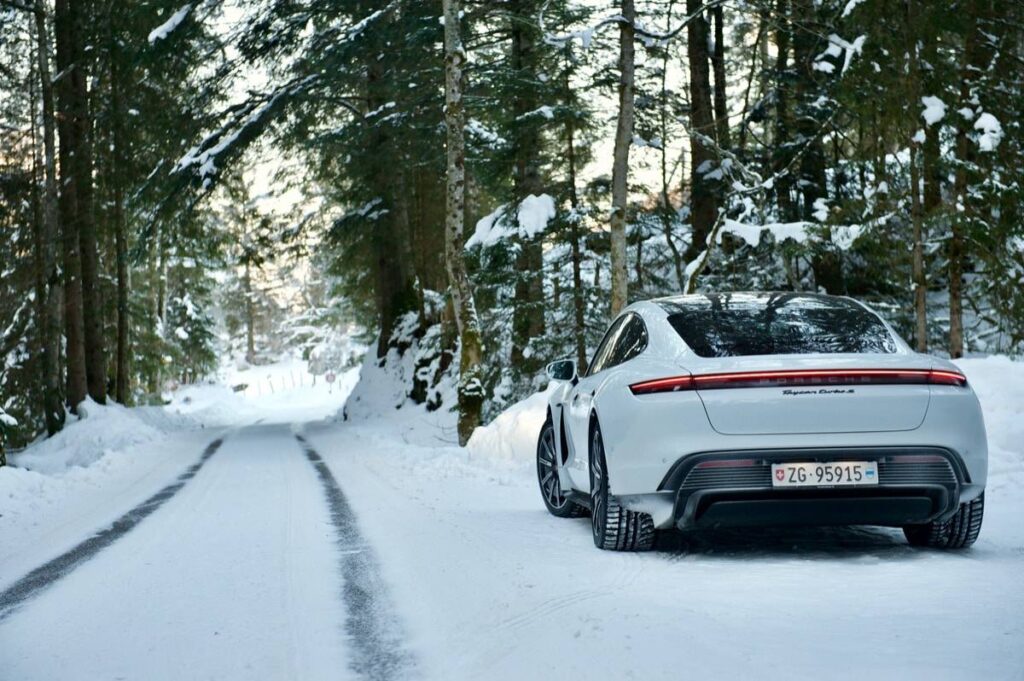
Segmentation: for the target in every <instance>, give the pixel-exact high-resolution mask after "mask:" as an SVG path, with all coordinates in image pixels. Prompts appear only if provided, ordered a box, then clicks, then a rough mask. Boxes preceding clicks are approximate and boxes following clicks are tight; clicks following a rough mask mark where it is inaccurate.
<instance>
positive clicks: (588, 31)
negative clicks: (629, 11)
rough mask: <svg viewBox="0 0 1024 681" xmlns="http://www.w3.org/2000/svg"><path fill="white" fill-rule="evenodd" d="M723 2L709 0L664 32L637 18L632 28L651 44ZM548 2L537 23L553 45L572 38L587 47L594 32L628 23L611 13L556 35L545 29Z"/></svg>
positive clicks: (680, 29) (543, 6) (673, 33)
mask: <svg viewBox="0 0 1024 681" xmlns="http://www.w3.org/2000/svg"><path fill="white" fill-rule="evenodd" d="M725 2H726V0H711V2H709V3H707V4H706V5H704V6H702V7H701V8H700V9H698V10H697V11H695V12H693V13H691V14H688V15H686V16H685V17H683V20H682V22H681V23H680V24H679V25H678V26H676V27H675V28H673V29H670V30H668V31H665V32H664V33H659V32H658V31H655V30H652V29H649V28H647V26H645V25H644V23H643V22H642V21H640V19H639V18H638V19H634V20H633V30H634V31H635V32H636V34H637V36H639V37H640V38H641V39H642V40H643V41H644V43H645V44H647V45H652V44H654V43H656V42H665V41H668V40H671V39H672V38H675V37H676V36H677V35H679V34H680V33H681V32H682V31H683V29H684V28H686V27H687V26H688V25H689V24H690V22H691V21H693V20H694V19H696V18H697V17H699V16H700V15H702V14H703V13H704V12H707V11H708V10H711V9H715V8H716V7H719V6H721V5H724V4H725ZM550 3H551V0H544V4H543V5H541V7H540V11H539V12H538V13H537V24H538V25H539V26H540V30H541V33H543V34H544V42H546V43H547V44H549V45H553V46H555V47H563V46H565V44H566V43H569V42H572V41H573V40H579V41H580V44H581V45H582V46H583V48H584V49H587V48H589V47H590V43H591V41H592V40H593V39H594V34H595V33H598V32H599V31H601V30H602V29H604V28H606V27H608V26H615V25H617V24H625V23H628V22H627V21H626V17H624V16H622V15H621V14H612V15H610V16H607V17H605V18H604V19H601V20H600V21H598V22H597V23H595V24H592V25H590V26H588V27H587V28H584V29H580V30H579V31H572V32H570V33H563V34H560V35H556V34H554V33H550V32H549V31H548V30H547V26H546V25H545V23H544V12H546V11H547V8H548V5H549V4H550Z"/></svg>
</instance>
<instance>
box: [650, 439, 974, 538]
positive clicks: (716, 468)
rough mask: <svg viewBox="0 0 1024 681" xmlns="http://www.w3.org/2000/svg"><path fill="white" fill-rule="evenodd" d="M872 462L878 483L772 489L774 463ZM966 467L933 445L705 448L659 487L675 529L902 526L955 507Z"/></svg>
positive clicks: (674, 469) (679, 465) (937, 516)
mask: <svg viewBox="0 0 1024 681" xmlns="http://www.w3.org/2000/svg"><path fill="white" fill-rule="evenodd" d="M843 460H846V461H875V462H877V463H878V471H879V483H878V484H877V485H873V486H870V487H868V486H865V487H833V488H827V487H819V488H800V489H791V488H783V489H778V488H773V487H772V482H771V464H773V463H783V462H786V461H843ZM969 483H970V479H969V476H968V473H967V469H966V467H965V466H964V465H963V462H962V461H961V460H960V458H959V457H958V456H957V455H956V454H955V453H954V452H952V451H950V450H947V449H942V448H937V447H890V448H839V449H835V448H816V449H785V450H757V451H750V450H742V451H728V452H706V453H701V454H693V455H690V456H686V457H684V458H682V459H680V460H679V461H677V462H676V463H675V464H674V465H673V466H672V467H671V469H670V470H669V472H668V474H667V475H666V476H665V479H664V480H663V481H662V484H661V485H660V486H659V493H660V495H662V498H664V497H667V496H671V498H672V499H673V504H672V522H671V524H673V525H675V526H677V527H679V528H683V529H686V528H693V527H742V526H748V527H749V526H772V525H888V526H894V527H898V526H902V525H909V524H914V523H925V522H930V521H932V520H936V519H941V518H946V517H949V516H951V515H952V514H953V513H955V512H956V510H957V508H958V506H959V504H960V497H961V490H962V488H963V487H964V486H965V485H967V484H969Z"/></svg>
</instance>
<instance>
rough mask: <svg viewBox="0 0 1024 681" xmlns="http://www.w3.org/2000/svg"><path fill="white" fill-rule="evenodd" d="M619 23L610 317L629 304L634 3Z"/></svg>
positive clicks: (629, 0)
mask: <svg viewBox="0 0 1024 681" xmlns="http://www.w3.org/2000/svg"><path fill="white" fill-rule="evenodd" d="M621 7H622V16H623V17H624V18H625V21H622V22H619V116H618V124H617V125H616V128H615V150H614V152H613V159H614V160H613V165H612V214H611V224H610V225H609V229H610V232H611V269H612V272H611V277H612V301H611V303H612V305H611V316H612V317H615V316H617V315H618V314H619V312H621V311H622V308H624V307H626V305H627V304H628V297H629V282H628V274H627V267H628V265H627V263H626V208H627V203H628V201H629V146H630V144H632V142H633V117H634V112H633V94H634V93H633V90H634V84H633V83H634V66H635V65H634V51H635V48H636V46H635V44H634V33H635V29H634V27H633V22H634V21H636V8H635V7H634V5H633V0H622V5H621Z"/></svg>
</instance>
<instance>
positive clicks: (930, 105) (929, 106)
mask: <svg viewBox="0 0 1024 681" xmlns="http://www.w3.org/2000/svg"><path fill="white" fill-rule="evenodd" d="M921 104H923V105H924V110H923V111H922V112H921V117H922V118H923V119H924V122H925V123H927V124H928V125H935V124H936V123H938V122H939V121H941V120H942V119H943V118H944V117H945V116H946V103H945V102H943V101H942V100H941V99H939V98H938V97H933V96H930V95H929V96H927V97H922V98H921Z"/></svg>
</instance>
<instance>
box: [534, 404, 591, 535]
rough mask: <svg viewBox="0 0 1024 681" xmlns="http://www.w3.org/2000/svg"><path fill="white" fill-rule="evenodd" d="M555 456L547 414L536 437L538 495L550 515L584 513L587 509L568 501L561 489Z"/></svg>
mask: <svg viewBox="0 0 1024 681" xmlns="http://www.w3.org/2000/svg"><path fill="white" fill-rule="evenodd" d="M557 457H558V451H557V449H556V448H555V425H554V424H553V423H552V422H551V416H550V415H548V418H547V420H546V421H545V422H544V426H543V427H542V428H541V429H540V437H539V438H537V482H538V483H539V484H540V496H541V498H543V499H544V506H545V507H547V509H548V512H549V513H551V515H553V516H557V517H559V518H579V517H580V516H583V515H585V514H586V512H587V509H586V508H584V507H583V506H580V505H579V504H577V503H576V502H574V501H570V500H569V499H568V498H567V497H566V496H565V493H564V492H563V491H562V485H561V482H560V481H559V479H558V462H557Z"/></svg>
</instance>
